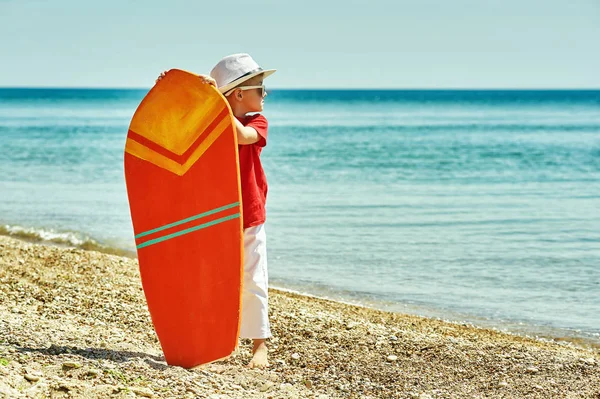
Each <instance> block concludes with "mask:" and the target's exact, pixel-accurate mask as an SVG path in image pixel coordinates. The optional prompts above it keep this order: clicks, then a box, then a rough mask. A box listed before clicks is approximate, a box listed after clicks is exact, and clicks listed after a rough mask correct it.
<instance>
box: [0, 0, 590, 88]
mask: <svg viewBox="0 0 600 399" xmlns="http://www.w3.org/2000/svg"><path fill="white" fill-rule="evenodd" d="M240 52H245V53H250V54H251V55H252V56H253V57H254V59H255V60H256V61H257V62H258V63H259V64H260V65H261V66H262V67H263V68H275V69H277V70H278V71H277V73H275V74H274V75H272V76H271V77H269V78H268V80H267V81H266V83H267V85H268V87H270V88H290V89H298V88H304V89H311V88H319V89H325V88H390V89H394V88H396V89H403V88H405V89H417V88H425V89H451V88H466V89H469V88H473V89H477V88H500V89H503V88H511V89H512V88H517V89H518V88H534V89H535V88H596V89H598V88H600V0H364V1H363V0H360V1H357V0H345V1H341V0H340V1H338V0H336V1H332V0H255V1H248V0H243V1H242V0H230V1H226V0H219V1H213V2H209V1H202V0H195V1H191V0H190V1H188V0H163V1H155V0H145V1H144V0H103V1H93V2H92V1H81V0H0V87H116V88H120V87H131V88H147V87H150V86H151V85H152V84H153V83H154V80H155V78H156V76H158V75H159V74H160V72H161V71H163V70H168V69H171V68H179V69H184V70H187V71H191V72H196V73H209V72H210V70H211V69H212V67H213V66H214V65H215V64H216V63H217V62H218V61H219V60H220V59H221V58H222V57H223V56H225V55H228V54H233V53H240Z"/></svg>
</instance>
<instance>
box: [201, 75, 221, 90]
mask: <svg viewBox="0 0 600 399" xmlns="http://www.w3.org/2000/svg"><path fill="white" fill-rule="evenodd" d="M199 77H200V80H201V81H202V83H205V84H208V85H212V86H214V87H217V81H216V80H214V79H213V78H211V77H210V76H208V75H199Z"/></svg>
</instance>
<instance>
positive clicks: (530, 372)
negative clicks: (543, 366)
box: [525, 367, 540, 374]
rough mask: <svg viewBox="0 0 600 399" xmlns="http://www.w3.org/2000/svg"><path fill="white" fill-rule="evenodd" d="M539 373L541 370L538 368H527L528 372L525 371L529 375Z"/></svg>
mask: <svg viewBox="0 0 600 399" xmlns="http://www.w3.org/2000/svg"><path fill="white" fill-rule="evenodd" d="M539 371H540V370H539V369H538V368H537V367H527V370H525V372H526V373H529V374H535V373H537V372H539Z"/></svg>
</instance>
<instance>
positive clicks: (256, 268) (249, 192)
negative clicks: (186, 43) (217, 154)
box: [159, 54, 275, 368]
mask: <svg viewBox="0 0 600 399" xmlns="http://www.w3.org/2000/svg"><path fill="white" fill-rule="evenodd" d="M274 72H275V70H274V69H271V70H263V69H262V68H261V67H260V66H258V64H257V63H256V62H255V61H254V60H253V59H252V57H250V56H249V55H248V54H233V55H229V56H227V57H224V58H223V59H222V60H221V61H219V63H217V65H216V66H215V67H214V68H213V69H212V71H211V72H210V76H205V75H200V78H201V79H203V80H204V82H205V83H208V84H212V85H214V86H216V87H217V88H218V89H219V91H220V92H221V93H223V95H224V96H225V98H226V99H227V101H228V102H229V105H230V106H231V110H232V112H233V115H234V116H235V127H236V134H237V139H238V151H239V163H240V180H241V188H242V213H243V221H244V290H243V293H242V317H241V327H240V337H241V338H251V339H252V340H253V344H254V345H253V348H252V354H253V356H252V360H251V361H250V363H249V364H248V367H250V368H255V367H256V368H265V367H268V365H269V363H268V349H267V345H266V339H268V338H270V337H271V330H270V327H269V317H268V273H267V251H266V235H265V229H264V223H265V218H266V213H265V203H266V198H267V180H266V176H265V173H264V171H263V168H262V164H261V162H260V153H261V151H262V148H263V147H264V146H266V145H267V129H268V123H267V119H266V118H265V117H264V116H262V115H260V114H253V115H248V114H249V113H254V112H261V111H262V110H263V107H264V98H265V97H266V96H267V93H266V91H265V87H264V85H263V80H264V78H266V77H267V76H269V75H271V74H273V73H274ZM162 76H164V72H163V74H161V76H160V77H159V79H160V78H162Z"/></svg>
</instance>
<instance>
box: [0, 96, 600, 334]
mask: <svg viewBox="0 0 600 399" xmlns="http://www.w3.org/2000/svg"><path fill="white" fill-rule="evenodd" d="M144 94H145V91H144V90H67V89H43V90H41V89H40V90H37V89H0V140H1V142H2V145H1V147H0V168H1V170H2V172H3V173H2V175H1V176H0V225H2V226H3V227H0V233H3V234H12V235H17V236H21V237H29V238H37V239H39V240H47V241H55V242H63V243H70V244H73V245H83V246H86V245H88V246H90V245H91V246H92V247H94V246H97V245H102V246H106V247H110V248H113V249H120V250H125V251H133V250H134V241H133V233H132V229H131V223H130V219H129V209H128V205H127V197H126V193H125V185H124V179H123V170H122V165H123V148H124V143H125V135H126V132H127V127H128V124H129V120H130V118H131V115H132V114H133V112H134V111H135V108H136V107H137V105H138V104H139V101H140V100H141V98H142V97H143V96H144ZM265 115H266V116H267V117H268V119H269V122H270V131H269V145H268V147H267V148H266V149H265V151H264V152H263V163H264V165H265V169H266V171H267V177H268V180H269V199H268V216H267V219H268V222H267V234H268V240H269V269H270V276H271V281H272V283H273V285H276V286H280V287H286V288H290V289H295V290H299V291H302V292H307V293H311V294H316V295H321V296H328V297H332V298H336V299H342V300H347V301H352V302H359V303H363V304H367V305H370V306H377V307H381V308H385V309H389V310H395V311H402V312H409V313H416V314H422V315H427V316H435V317H441V318H445V319H451V320H456V321H463V320H466V321H469V322H473V323H475V324H478V325H484V326H493V327H497V328H500V329H505V330H509V331H515V332H519V333H526V334H532V335H543V336H554V337H571V338H577V339H579V338H581V339H584V340H587V342H593V343H596V344H598V343H600V91H283V90H279V91H273V92H272V93H271V94H270V95H269V96H268V97H267V101H266V112H265ZM105 249H106V248H105Z"/></svg>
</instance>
